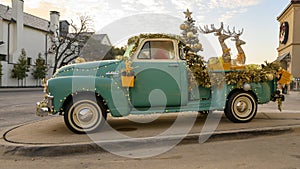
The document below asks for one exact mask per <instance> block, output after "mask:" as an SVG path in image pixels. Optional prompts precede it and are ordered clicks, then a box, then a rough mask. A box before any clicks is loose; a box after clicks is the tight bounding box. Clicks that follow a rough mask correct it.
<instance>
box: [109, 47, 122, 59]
mask: <svg viewBox="0 0 300 169" xmlns="http://www.w3.org/2000/svg"><path fill="white" fill-rule="evenodd" d="M111 53H112V55H113V57H114V58H115V57H116V56H120V55H123V54H124V53H125V48H124V47H121V48H118V47H114V46H113V47H112V48H111Z"/></svg>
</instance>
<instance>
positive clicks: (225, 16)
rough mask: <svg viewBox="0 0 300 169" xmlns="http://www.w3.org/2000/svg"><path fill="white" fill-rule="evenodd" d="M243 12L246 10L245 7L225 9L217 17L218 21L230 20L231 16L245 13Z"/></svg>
mask: <svg viewBox="0 0 300 169" xmlns="http://www.w3.org/2000/svg"><path fill="white" fill-rule="evenodd" d="M245 12H247V9H246V8H242V9H237V10H230V11H227V12H225V13H224V14H222V15H221V17H220V18H219V22H226V21H228V20H230V19H231V18H233V17H234V16H235V15H238V14H241V13H245Z"/></svg>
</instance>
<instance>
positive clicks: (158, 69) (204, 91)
mask: <svg viewBox="0 0 300 169" xmlns="http://www.w3.org/2000/svg"><path fill="white" fill-rule="evenodd" d="M185 47H186V46H185V45H184V43H182V42H181V41H180V40H179V39H176V38H167V37H162V38H161V37H151V38H150V37H149V38H140V39H138V40H136V41H134V42H131V43H130V44H128V47H127V51H126V52H125V54H124V56H123V59H121V60H110V61H95V62H85V63H79V64H71V65H67V66H64V67H62V68H60V69H59V70H58V71H57V72H56V73H55V74H54V76H53V77H52V78H51V79H49V80H47V81H46V82H45V84H44V87H45V92H46V95H45V99H44V100H43V101H41V102H38V103H37V112H36V114H37V115H38V116H46V115H48V114H52V115H54V114H59V115H63V116H64V120H65V124H66V126H67V127H68V128H69V129H70V130H71V131H73V132H74V133H87V132H94V131H96V130H97V129H99V128H100V127H101V126H102V125H103V122H104V121H105V120H106V117H107V114H108V113H110V114H111V116H113V117H123V116H128V115H130V114H150V113H168V112H191V111H194V112H195V111H197V112H211V111H212V110H221V111H224V112H225V115H226V117H227V118H228V119H229V120H231V121H233V122H238V123H243V122H249V121H251V120H252V119H253V118H254V116H255V115H256V113H257V107H258V106H257V105H258V104H265V103H268V102H269V101H271V100H272V101H275V100H278V99H281V100H283V96H282V95H281V94H280V93H279V91H278V90H277V80H278V79H277V78H276V76H275V74H274V78H273V76H272V77H271V78H270V77H269V78H268V80H265V81H261V82H249V83H245V84H243V85H242V86H239V85H238V84H234V83H226V82H224V83H223V85H211V86H209V87H207V86H203V85H197V86H195V85H192V84H191V77H190V75H189V74H190V73H189V66H188V65H187V60H186V53H187V52H186V48H185ZM124 58H125V59H124ZM234 71H238V70H229V71H215V70H214V71H211V72H212V73H213V74H219V75H224V76H226V74H228V73H232V72H234ZM240 71H243V70H240ZM123 78H129V83H128V81H127V84H125V81H126V79H123ZM123 80H124V81H123ZM127 80H128V79H127ZM130 80H131V81H130Z"/></svg>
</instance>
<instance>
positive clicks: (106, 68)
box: [53, 60, 124, 78]
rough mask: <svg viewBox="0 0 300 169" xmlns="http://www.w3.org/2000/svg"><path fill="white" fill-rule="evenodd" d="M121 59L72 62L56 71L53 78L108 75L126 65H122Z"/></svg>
mask: <svg viewBox="0 0 300 169" xmlns="http://www.w3.org/2000/svg"><path fill="white" fill-rule="evenodd" d="M121 62H122V61H120V60H106V61H95V62H85V63H79V64H71V65H67V66H64V67H62V68H60V69H58V70H57V71H56V73H55V74H54V76H53V78H57V77H62V76H98V77H107V76H109V74H110V75H111V74H114V73H118V72H120V71H121V69H122V68H123V67H124V66H120V63H121Z"/></svg>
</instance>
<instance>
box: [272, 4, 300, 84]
mask: <svg viewBox="0 0 300 169" xmlns="http://www.w3.org/2000/svg"><path fill="white" fill-rule="evenodd" d="M299 18H300V0H291V2H290V4H289V5H288V6H287V7H286V8H285V10H284V11H283V12H282V13H281V14H280V15H279V16H278V18H277V20H278V22H279V24H280V32H279V47H278V48H277V50H278V58H277V60H279V61H280V62H281V64H282V67H283V68H285V69H287V70H288V71H290V72H291V73H292V74H293V76H294V81H293V83H292V84H291V89H292V90H300V19H299Z"/></svg>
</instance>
